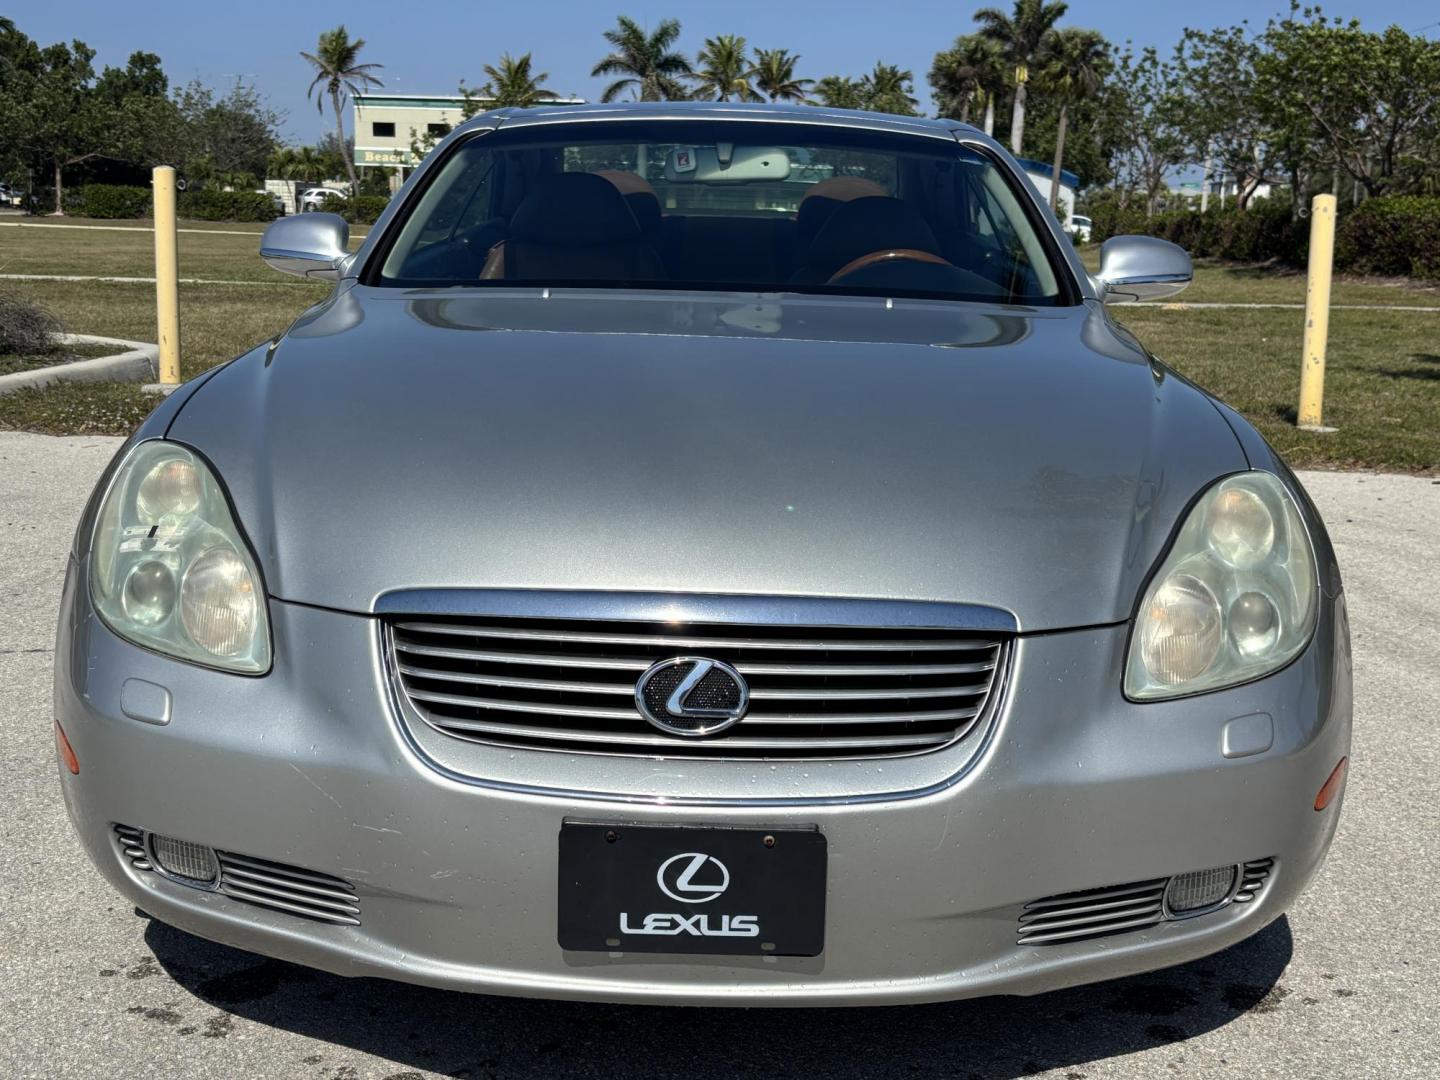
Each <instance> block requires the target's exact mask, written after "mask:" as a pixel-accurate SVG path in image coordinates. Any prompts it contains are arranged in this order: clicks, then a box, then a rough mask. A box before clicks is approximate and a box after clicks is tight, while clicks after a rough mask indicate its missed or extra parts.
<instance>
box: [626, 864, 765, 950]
mask: <svg viewBox="0 0 1440 1080" xmlns="http://www.w3.org/2000/svg"><path fill="white" fill-rule="evenodd" d="M655 884H656V885H657V886H659V888H660V891H661V892H662V893H664V894H665V895H666V896H668V897H669V898H670V899H671V900H678V901H679V902H680V903H682V904H708V903H710V902H711V901H712V900H718V899H719V898H720V897H721V896H723V895H724V894H725V890H726V889H728V888H729V887H730V870H729V869H728V868H727V867H726V865H725V864H724V863H723V862H721V861H720V860H719V859H717V858H715V856H713V855H707V854H705V853H704V852H703V851H685V852H681V853H680V854H679V855H672V856H670V858H668V859H666V860H665V861H664V862H662V863H661V864H660V868H659V869H658V870H657V871H656V872H655ZM636 919H637V921H636V922H633V923H632V922H631V919H630V913H629V912H627V911H622V912H621V913H620V933H622V934H641V935H658V936H670V937H673V936H677V935H680V934H690V935H692V936H694V937H758V936H759V934H760V917H759V916H758V915H715V916H714V917H713V918H712V917H711V915H710V914H709V913H706V912H702V913H701V914H698V915H686V914H682V913H679V912H650V913H649V914H647V915H645V916H643V917H641V916H636Z"/></svg>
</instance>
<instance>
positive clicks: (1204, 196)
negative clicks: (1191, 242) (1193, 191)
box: [1200, 142, 1211, 214]
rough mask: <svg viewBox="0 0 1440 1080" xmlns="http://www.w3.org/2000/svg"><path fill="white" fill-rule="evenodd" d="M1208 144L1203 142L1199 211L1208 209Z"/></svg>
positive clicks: (1209, 162) (1209, 161) (1209, 159)
mask: <svg viewBox="0 0 1440 1080" xmlns="http://www.w3.org/2000/svg"><path fill="white" fill-rule="evenodd" d="M1210 164H1211V154H1210V144H1209V143H1208V142H1207V143H1206V144H1205V175H1204V176H1203V177H1202V178H1201V180H1200V212H1201V213H1202V214H1203V213H1205V211H1207V210H1209V209H1210Z"/></svg>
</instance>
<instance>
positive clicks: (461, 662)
mask: <svg viewBox="0 0 1440 1080" xmlns="http://www.w3.org/2000/svg"><path fill="white" fill-rule="evenodd" d="M386 625H387V633H388V635H389V640H390V649H391V659H392V664H393V671H394V674H395V676H396V677H397V681H398V683H399V686H400V688H401V690H402V692H403V693H404V695H405V696H406V697H407V698H408V700H409V702H410V703H411V705H413V706H414V708H415V709H416V710H417V711H418V712H419V713H420V715H421V716H422V717H423V718H424V719H425V720H426V721H428V722H429V723H430V724H431V725H432V726H434V727H436V728H438V729H439V730H441V731H444V732H446V733H447V734H450V735H454V736H456V737H458V738H464V739H471V740H475V741H480V742H490V743H499V744H502V745H509V746H523V747H529V748H540V749H558V750H570V751H575V750H579V751H586V752H590V753H628V754H641V755H655V756H661V757H701V758H752V759H753V758H787V759H797V758H800V759H803V758H834V757H877V756H887V755H895V754H908V753H919V752H923V751H926V750H933V749H936V748H938V747H941V746H945V745H947V744H949V743H951V742H954V741H955V740H956V739H959V738H961V737H963V736H964V735H965V734H966V732H968V731H969V730H970V729H971V728H972V727H973V726H974V725H975V723H976V721H977V719H978V718H979V717H980V716H981V715H982V713H983V712H984V710H985V707H986V704H987V701H988V699H989V697H990V694H991V691H992V688H993V686H994V685H995V683H996V675H997V672H998V671H999V670H1000V668H1001V667H1002V666H1003V661H1004V656H1005V646H1006V638H1005V635H1001V634H977V633H967V632H964V631H956V630H934V629H908V628H898V627H879V628H877V627H849V626H847V627H834V626H792V625H788V624H787V625H771V624H761V623H724V624H710V623H707V624H699V623H687V624H685V625H684V626H683V627H681V628H677V627H676V626H675V625H674V624H670V623H664V622H637V621H628V620H580V619H551V618H544V619H529V618H499V617H490V616H474V617H471V616H466V617H426V618H424V619H415V618H406V617H399V618H395V619H392V620H390V621H389V622H388V623H387V624H386ZM686 654H693V655H698V656H704V657H706V658H709V659H712V660H719V661H723V662H725V663H727V664H730V665H731V666H733V667H734V668H735V669H736V670H737V671H739V672H740V674H741V675H743V676H744V677H745V680H746V682H747V683H748V684H749V686H750V708H749V712H748V713H747V714H746V715H745V717H744V719H742V720H741V721H740V722H739V723H738V724H737V725H735V726H734V727H732V728H730V729H729V730H728V731H727V732H725V733H723V734H720V735H716V736H714V737H711V738H706V739H683V738H676V737H673V736H668V735H665V734H663V733H661V732H658V731H656V730H655V729H654V728H652V727H650V726H649V725H648V724H647V723H646V722H645V720H644V719H643V718H642V717H641V715H640V713H639V711H638V710H637V709H636V707H635V683H636V681H637V680H638V679H639V677H640V676H641V675H642V674H643V673H644V672H645V671H646V670H647V669H649V668H650V667H651V666H652V665H653V664H655V663H656V662H658V661H660V660H665V659H668V658H671V657H675V656H678V655H686Z"/></svg>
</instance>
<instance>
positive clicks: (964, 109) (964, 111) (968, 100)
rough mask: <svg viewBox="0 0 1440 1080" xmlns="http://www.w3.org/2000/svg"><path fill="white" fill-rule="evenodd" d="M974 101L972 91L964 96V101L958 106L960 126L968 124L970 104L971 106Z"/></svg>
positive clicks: (973, 92)
mask: <svg viewBox="0 0 1440 1080" xmlns="http://www.w3.org/2000/svg"><path fill="white" fill-rule="evenodd" d="M974 101H975V91H974V90H972V91H970V93H968V94H966V95H965V97H964V99H963V100H962V101H961V104H960V123H962V124H968V123H969V122H970V106H971V104H972V103H973V102H974Z"/></svg>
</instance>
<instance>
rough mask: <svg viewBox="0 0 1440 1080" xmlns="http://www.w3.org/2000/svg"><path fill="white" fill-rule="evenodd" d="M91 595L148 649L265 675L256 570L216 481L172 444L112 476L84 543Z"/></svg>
mask: <svg viewBox="0 0 1440 1080" xmlns="http://www.w3.org/2000/svg"><path fill="white" fill-rule="evenodd" d="M90 596H91V599H92V600H93V601H94V604H95V610H96V611H98V612H99V613H100V617H101V618H102V619H103V620H104V621H105V625H107V626H108V627H110V629H111V630H114V631H115V633H117V634H119V635H120V636H121V637H123V638H125V639H126V640H128V641H133V642H134V643H135V644H137V645H143V646H144V647H145V648H147V649H154V650H155V651H157V652H162V653H167V654H168V655H170V656H176V657H180V658H181V659H184V660H191V661H194V662H195V663H197V664H205V665H206V666H208V667H217V668H224V669H226V670H228V671H242V672H249V673H252V674H253V673H256V672H262V671H267V670H268V669H269V667H270V626H269V622H268V620H267V619H266V616H265V594H264V590H263V589H261V587H260V574H259V571H258V570H257V569H256V567H255V562H254V560H253V559H252V558H251V557H250V551H249V549H248V548H247V547H246V546H245V541H244V540H243V539H242V538H241V536H240V530H239V528H238V527H237V526H236V524H235V519H234V517H233V516H232V515H231V513H230V505H229V503H228V502H227V501H226V499H225V493H224V491H223V490H222V489H221V487H220V483H219V481H218V480H216V478H215V475H214V474H213V473H212V472H211V471H210V469H209V468H208V467H207V466H206V465H205V463H204V462H203V461H201V460H200V458H199V457H198V456H197V455H196V454H195V453H193V452H192V451H190V450H188V449H186V448H185V447H184V446H181V445H180V444H178V443H172V442H163V441H160V440H155V441H151V442H143V443H140V444H139V445H137V446H136V447H135V448H134V449H133V450H131V451H130V453H129V455H128V456H127V457H126V458H125V460H124V461H123V462H122V463H121V465H120V468H119V469H117V470H116V472H115V477H114V479H113V480H112V481H111V483H110V489H109V490H108V491H107V492H106V493H105V499H104V502H103V503H102V504H101V506H100V512H99V514H98V516H97V518H96V523H95V535H94V537H93V539H92V541H91V544H90Z"/></svg>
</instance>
